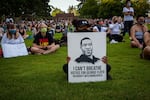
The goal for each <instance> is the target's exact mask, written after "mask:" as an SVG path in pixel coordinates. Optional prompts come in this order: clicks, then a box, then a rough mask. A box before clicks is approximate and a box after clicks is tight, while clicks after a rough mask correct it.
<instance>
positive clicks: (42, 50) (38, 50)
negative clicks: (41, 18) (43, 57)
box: [30, 23, 60, 54]
mask: <svg viewBox="0 0 150 100" xmlns="http://www.w3.org/2000/svg"><path fill="white" fill-rule="evenodd" d="M39 28H40V32H39V33H37V34H36V36H35V38H34V41H33V46H32V47H31V49H30V50H31V53H33V54H49V53H52V52H55V51H56V50H57V49H58V48H59V47H60V45H58V44H55V42H54V39H53V37H52V35H51V34H49V33H48V32H47V25H46V24H44V23H41V24H40V25H39Z"/></svg>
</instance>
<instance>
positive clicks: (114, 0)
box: [98, 0, 122, 18]
mask: <svg viewBox="0 0 150 100" xmlns="http://www.w3.org/2000/svg"><path fill="white" fill-rule="evenodd" d="M121 15H122V3H120V0H102V1H101V3H100V6H99V13H98V16H99V17H101V18H111V17H113V16H121Z"/></svg>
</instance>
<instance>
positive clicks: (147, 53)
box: [141, 30, 150, 60]
mask: <svg viewBox="0 0 150 100" xmlns="http://www.w3.org/2000/svg"><path fill="white" fill-rule="evenodd" d="M141 58H144V59H149V60H150V30H149V31H148V32H145V33H144V45H143V49H142V55H141Z"/></svg>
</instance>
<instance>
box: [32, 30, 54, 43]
mask: <svg viewBox="0 0 150 100" xmlns="http://www.w3.org/2000/svg"><path fill="white" fill-rule="evenodd" d="M33 43H35V44H37V45H40V46H47V45H51V44H52V43H54V39H53V37H52V36H51V34H49V33H46V36H45V37H43V36H42V35H41V33H40V32H39V33H38V34H37V35H36V36H35V39H34V41H33Z"/></svg>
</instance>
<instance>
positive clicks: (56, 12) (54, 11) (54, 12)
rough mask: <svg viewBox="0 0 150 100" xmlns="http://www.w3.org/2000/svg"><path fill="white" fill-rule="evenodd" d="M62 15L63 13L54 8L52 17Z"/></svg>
mask: <svg viewBox="0 0 150 100" xmlns="http://www.w3.org/2000/svg"><path fill="white" fill-rule="evenodd" d="M62 13H64V12H63V11H61V10H60V9H58V8H55V9H54V10H53V11H52V14H51V15H52V16H53V17H55V16H56V15H57V14H62Z"/></svg>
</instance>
